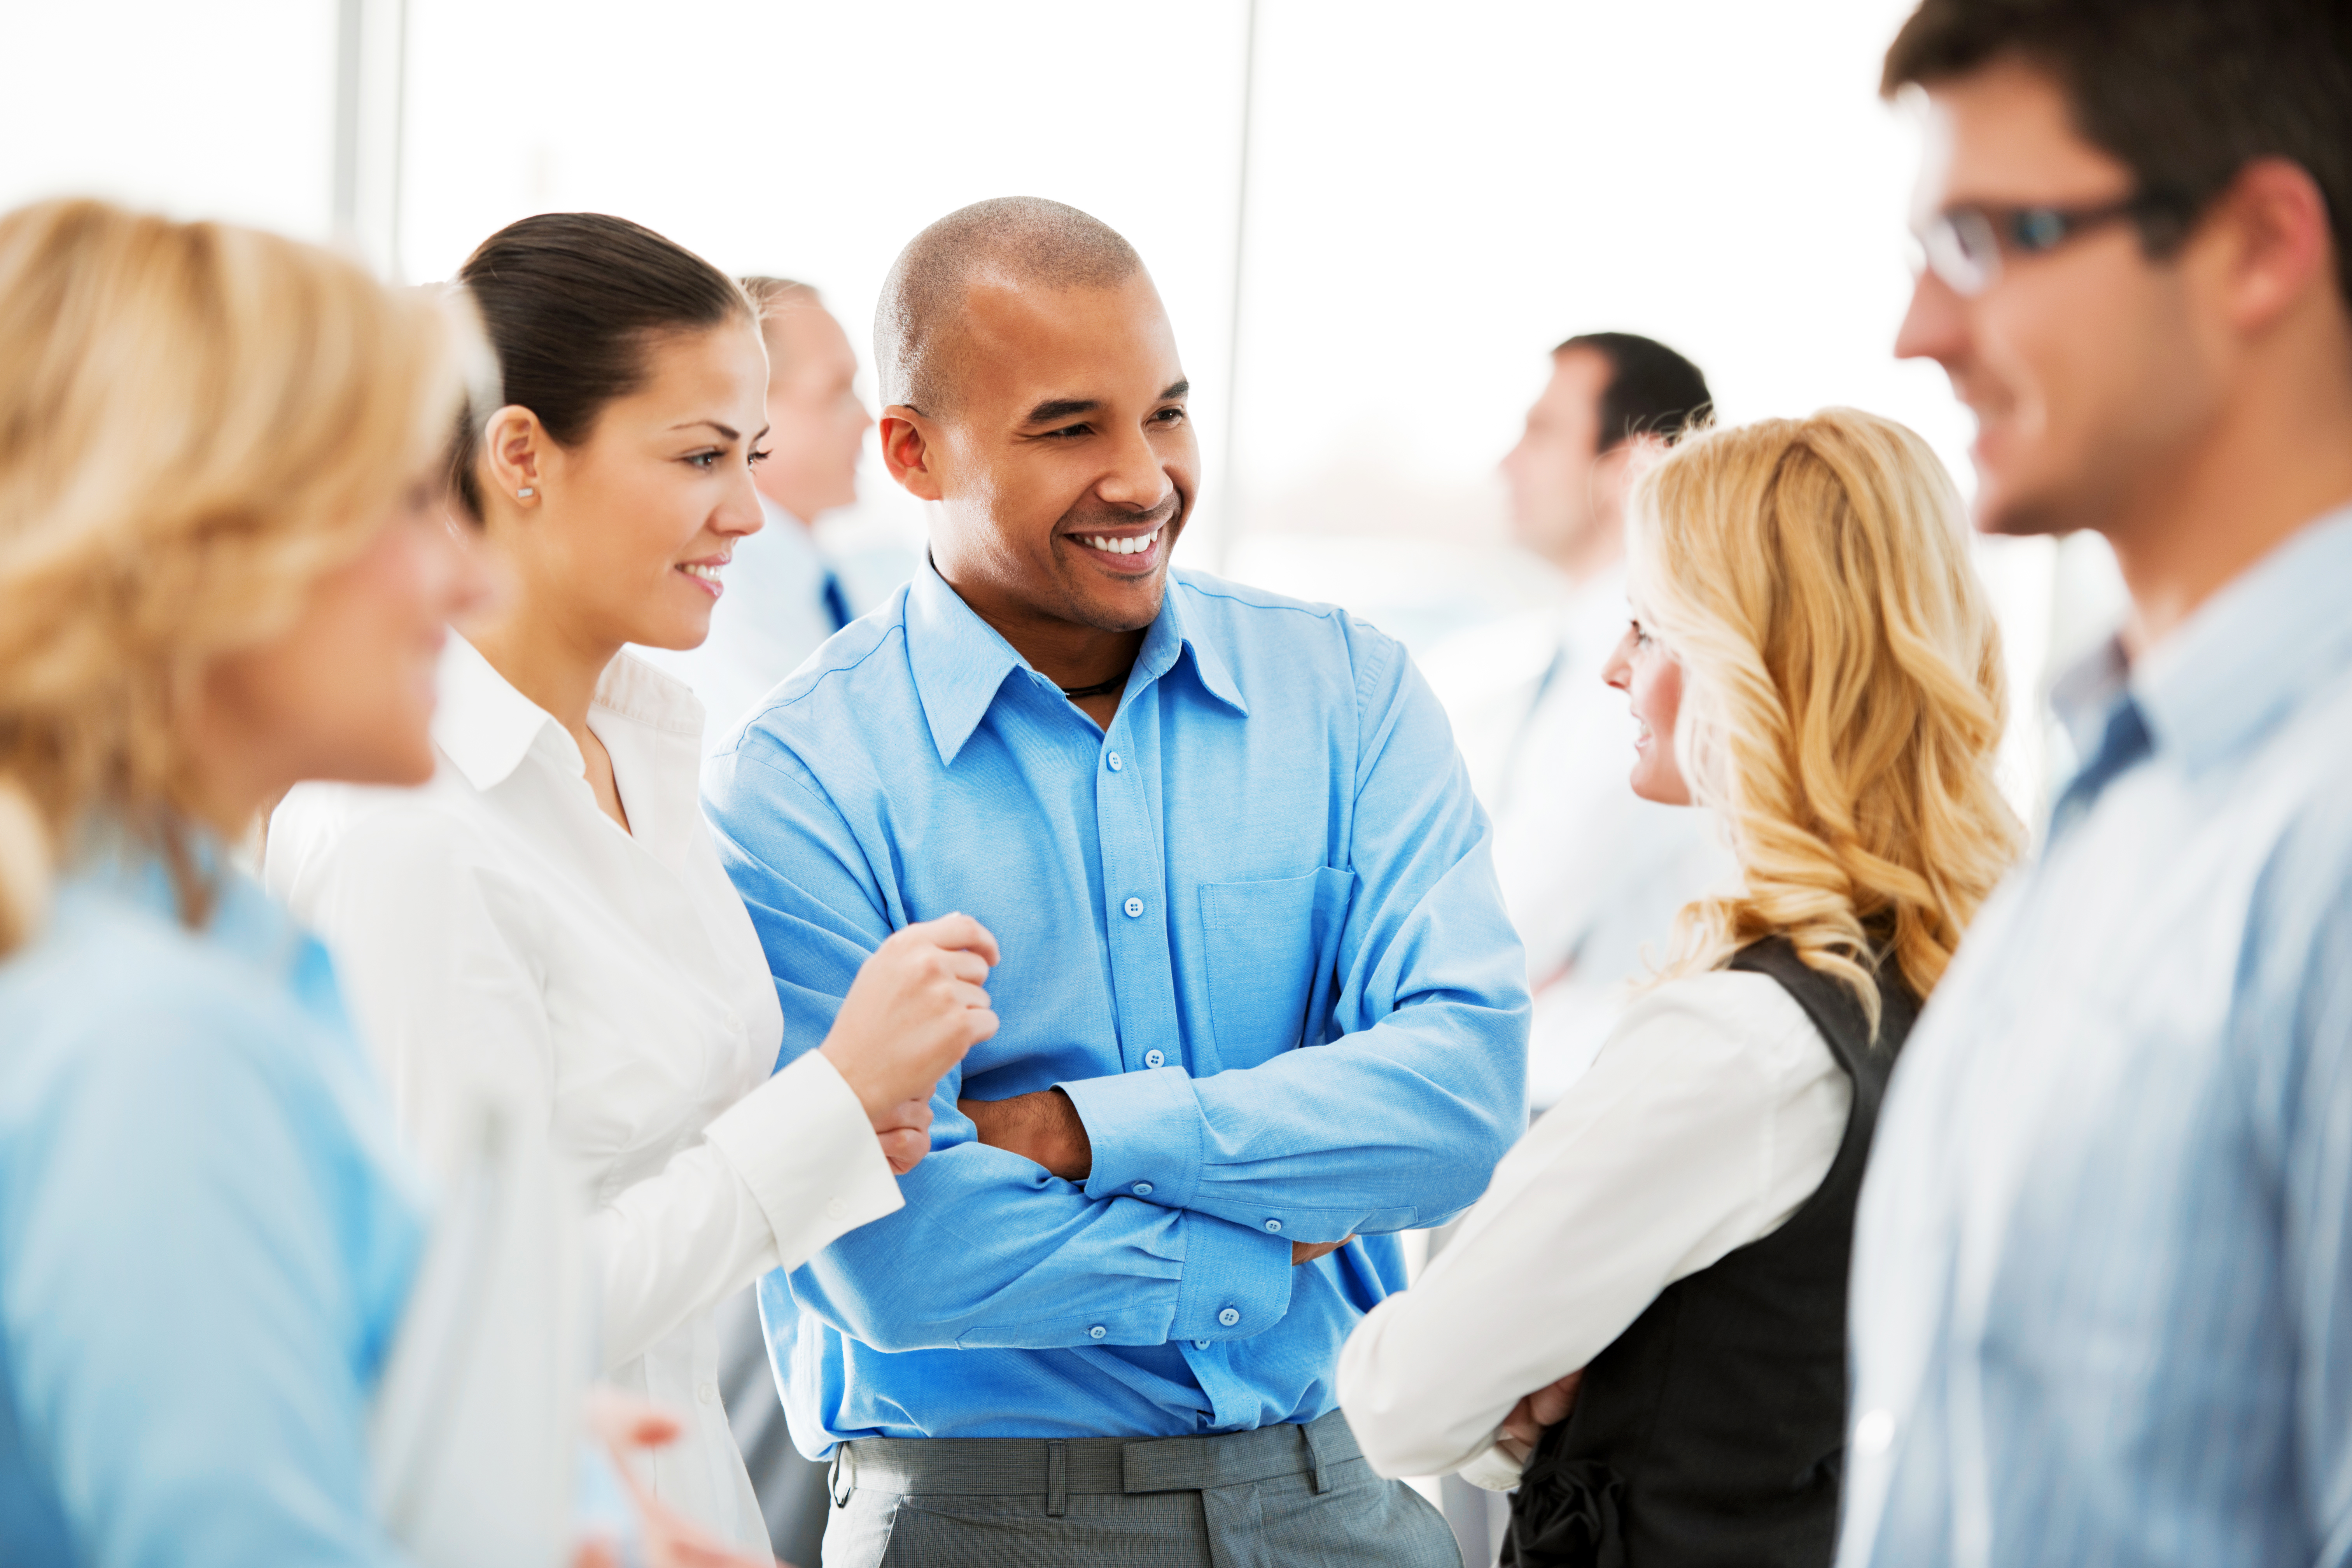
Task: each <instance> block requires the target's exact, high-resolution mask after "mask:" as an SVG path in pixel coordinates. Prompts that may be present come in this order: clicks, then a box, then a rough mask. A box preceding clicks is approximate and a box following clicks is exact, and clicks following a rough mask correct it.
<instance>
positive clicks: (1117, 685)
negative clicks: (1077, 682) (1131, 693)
mask: <svg viewBox="0 0 2352 1568" xmlns="http://www.w3.org/2000/svg"><path fill="white" fill-rule="evenodd" d="M1056 684H1059V683H1058V682H1056ZM1126 689H1127V677H1126V676H1124V675H1114V676H1112V677H1111V678H1110V679H1108V680H1098V681H1097V682H1095V683H1094V684H1093V685H1092V686H1065V687H1063V688H1062V695H1063V696H1065V697H1066V698H1068V699H1069V700H1071V701H1073V702H1076V701H1078V700H1080V699H1082V698H1087V697H1112V696H1116V695H1117V694H1118V693H1119V692H1121V691H1124V690H1126Z"/></svg>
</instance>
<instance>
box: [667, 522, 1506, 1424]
mask: <svg viewBox="0 0 2352 1568" xmlns="http://www.w3.org/2000/svg"><path fill="white" fill-rule="evenodd" d="M704 789H705V798H706V804H707V806H708V809H709V813H710V816H711V818H712V821H713V824H714V826H715V827H716V829H717V832H718V836H719V852H720V856H721V858H723V859H724V860H725V861H726V863H727V865H728V868H729V871H730V874H731V875H732V876H733V877H734V879H735V882H736V886H737V888H738V889H739V890H740V892H741V893H742V895H743V898H744V901H745V902H746V903H747V904H748V905H749V906H750V908H751V919H752V922H753V924H754V925H756V926H757V927H758V928H759V931H760V937H761V942H763V943H765V945H766V947H767V952H768V960H769V964H770V966H771V967H772V969H773V971H774V972H775V975H776V989H777V993H778V994H779V995H780V996H781V997H782V1000H783V1007H784V1051H785V1054H786V1055H787V1056H788V1057H789V1056H791V1055H794V1054H797V1053H799V1052H801V1051H805V1050H807V1049H809V1048H810V1047H814V1046H815V1045H816V1044H818V1043H819V1042H820V1041H822V1040H823V1039H824V1034H825V1031H826V1029H827V1028H828V1027H829V1026H831V1024H832V1022H833V1017H834V1014H835V1011H836V1010H837V1009H838V1008H839V1006H840V1005H841V999H842V997H843V996H844V995H845V994H846V993H847V992H848V989H849V984H850V981H851V979H852V978H853V977H854V976H855V975H856V972H857V967H858V965H859V964H860V963H863V962H864V960H865V959H866V956H867V954H869V953H870V952H872V951H873V950H874V949H875V948H876V947H877V946H878V945H879V944H880V943H881V942H882V941H883V939H884V938H885V937H887V935H888V934H889V933H890V932H891V931H893V930H895V929H897V928H898V927H901V926H904V925H906V924H908V923H909V922H910V921H920V920H928V919H930V918H933V917H936V916H939V915H943V914H947V913H949V912H950V911H953V910H962V911H964V912H966V913H968V914H971V915H972V916H974V917H976V918H978V919H979V920H980V921H982V922H983V923H984V924H986V925H987V926H988V927H989V928H990V929H991V930H992V931H994V932H995V933H996V936H997V938H998V940H999V942H1002V944H1003V959H1004V961H1003V963H1002V964H1001V965H1000V966H999V967H998V968H997V969H996V971H995V972H994V973H993V974H992V975H991V976H990V979H989V990H990V993H991V994H992V997H993V998H994V1003H995V1007H996V1011H997V1013H998V1015H999V1016H1001V1017H1002V1018H1003V1029H1002V1032H1000V1033H999V1034H998V1035H997V1037H995V1038H994V1039H993V1040H991V1041H989V1042H987V1043H986V1044H984V1045H982V1046H981V1047H978V1048H976V1049H974V1050H973V1051H972V1053H971V1057H970V1058H968V1059H967V1061H966V1063H965V1064H964V1067H963V1068H962V1070H961V1074H960V1075H958V1074H950V1076H949V1078H948V1079H947V1080H946V1081H945V1082H944V1083H943V1084H942V1085H941V1088H940V1095H939V1098H938V1100H937V1101H936V1106H935V1109H936V1111H937V1115H938V1121H937V1122H936V1124H935V1126H934V1128H933V1142H934V1148H935V1152H933V1153H932V1154H931V1155H930V1157H929V1158H928V1159H927V1160H925V1161H924V1162H923V1163H922V1164H921V1165H919V1166H918V1167H917V1168H916V1169H915V1171H914V1172H913V1173H911V1174H909V1175H908V1176H907V1177H905V1178H903V1179H902V1180H901V1182H900V1184H899V1186H900V1190H901V1191H902V1192H903V1193H904V1194H905V1196H906V1207H905V1208H904V1209H903V1210H901V1211H900V1212H899V1213H898V1214H895V1215H888V1216H887V1217H885V1218H883V1219H881V1220H878V1221H877V1222H876V1223H874V1224H872V1225H868V1226H864V1227H862V1228H861V1229H858V1230H856V1231H854V1232H852V1233H850V1234H849V1235H848V1236H845V1237H843V1238H842V1239H840V1240H839V1241H836V1242H835V1243H834V1244H833V1246H831V1247H828V1248H826V1249H825V1251H824V1253H822V1254H820V1255H819V1256H818V1257H817V1258H816V1259H814V1261H813V1262H811V1263H809V1264H807V1265H806V1266H804V1267H803V1268H800V1269H798V1270H796V1271H795V1272H794V1273H793V1275H792V1277H791V1284H790V1289H789V1292H787V1291H786V1290H785V1289H783V1288H782V1281H781V1280H780V1279H778V1278H777V1277H776V1276H771V1277H770V1278H769V1279H768V1280H767V1281H765V1282H764V1283H763V1285H762V1289H761V1300H762V1303H763V1306H764V1308H765V1310H766V1312H767V1315H768V1318H769V1328H770V1332H771V1334H772V1337H773V1338H774V1341H775V1344H774V1348H775V1352H776V1357H777V1362H778V1364H779V1365H782V1366H788V1367H789V1368H790V1387H789V1390H788V1394H787V1408H788V1410H789V1412H790V1414H791V1416H792V1422H793V1432H794V1436H795V1437H796V1439H797V1440H798V1441H799V1442H800V1443H801V1445H802V1446H803V1447H804V1448H807V1449H809V1450H810V1451H812V1452H814V1451H816V1450H817V1449H819V1448H821V1447H824V1446H825V1445H827V1444H829V1443H830V1442H831V1441H832V1440H834V1439H835V1438H839V1437H857V1436H889V1437H920V1436H1047V1437H1057V1436H1089V1435H1103V1436H1177V1435H1184V1434H1190V1433H1194V1432H1202V1431H1233V1430H1242V1429H1247V1428H1251V1427H1256V1426H1266V1425H1272V1424H1276V1423H1280V1422H1286V1421H1307V1420H1311V1419H1313V1418H1314V1417H1316V1416H1318V1415H1322V1414H1324V1413H1325V1412H1326V1411H1328V1410H1330V1409H1331V1408H1333V1405H1334V1397H1333V1394H1332V1386H1331V1385H1332V1378H1333V1374H1334V1372H1335V1370H1336V1365H1337V1361H1338V1357H1339V1345H1340V1342H1342V1341H1343V1340H1345V1339H1346V1338H1347V1335H1348V1331H1349V1329H1350V1328H1352V1327H1353V1326H1354V1325H1355V1323H1356V1321H1358V1319H1360V1317H1361V1316H1362V1315H1363V1313H1364V1312H1365V1311H1366V1310H1369V1309H1370V1308H1371V1307H1372V1306H1373V1305H1375V1304H1376V1303H1378V1302H1379V1301H1380V1300H1381V1299H1382V1298H1383V1297H1384V1296H1385V1295H1386V1294H1387V1293H1388V1292H1389V1291H1391V1290H1393V1289H1397V1288H1398V1287H1400V1286H1401V1285H1402V1284H1403V1282H1404V1275H1403V1268H1402V1257H1401V1253H1400V1248H1399V1246H1398V1242H1397V1237H1396V1235H1395V1233H1396V1232H1398V1231H1402V1230H1404V1229H1407V1228H1409V1227H1412V1226H1426V1225H1431V1224H1434V1223H1435V1222H1437V1221H1439V1220H1442V1219H1444V1218H1445V1217H1446V1216H1447V1215H1452V1214H1454V1213H1455V1212H1457V1211H1459V1210H1461V1209H1464V1208H1466V1207H1468V1206H1469V1205H1470V1204H1471V1202H1472V1201H1473V1200H1475V1198H1476V1197H1477V1195H1478V1194H1479V1192H1480V1191H1481V1190H1482V1189H1483V1188H1484V1187H1485V1186H1486V1180H1487V1177H1488V1175H1489V1174H1490V1173H1492V1172H1493V1169H1494V1165H1495V1162H1496V1160H1497V1159H1498V1158H1499V1157H1500V1156H1501V1154H1502V1152H1503V1151H1504V1150H1505V1149H1506V1148H1507V1147H1508V1146H1509V1144H1510V1142H1511V1141H1512V1139H1513V1138H1514V1137H1516V1136H1517V1132H1518V1131H1519V1128H1520V1124H1521V1109H1520V1105H1521V1095H1522V1084H1523V1082H1524V1078H1525V1072H1526V1041H1527V1009H1528V998H1527V989H1526V974H1525V961H1524V959H1523V958H1522V956H1521V954H1520V950H1519V946H1518V942H1517V939H1516V938H1515V937H1514V936H1513V934H1512V931H1511V928H1510V924H1509V921H1508V920H1507V917H1506V916H1505V914H1504V911H1503V906H1502V899H1501V895H1500V893H1499V892H1498V891H1497V889H1496V883H1495V876H1494V871H1493V868H1492V867H1491V865H1490V864H1489V861H1488V856H1487V837H1488V835H1487V827H1486V817H1485V816H1484V814H1483V813H1481V812H1480V810H1479V808H1478V805H1477V803H1476V801H1475V799H1473V798H1472V795H1471V792H1470V785H1469V782H1468V780H1467V777H1466V776H1465V773H1464V771H1463V767H1462V764H1461V762H1460V760H1459V759H1458V758H1457V757H1456V755H1455V754H1454V742H1453V738H1452V734H1451V731H1449V730H1448V728H1447V726H1446V722H1445V719H1444V714H1443V712H1442V711H1441V710H1439V708H1438V706H1437V703H1436V700H1434V699H1433V697H1432V696H1431V695H1430V692H1429V689H1428V688H1427V687H1426V686H1425V685H1423V682H1422V680H1421V678H1420V676H1419V675H1418V674H1417V673H1416V672H1415V671H1414V669H1413V668H1412V661H1411V660H1410V659H1408V658H1406V657H1405V653H1404V650H1403V649H1402V647H1399V646H1398V645H1397V644H1396V643H1395V642H1393V641H1392V640H1391V639H1390V638H1388V637H1383V636H1381V634H1380V633H1378V632H1376V631H1374V630H1372V629H1371V628H1370V627H1369V626H1364V625H1363V624H1362V623H1360V622H1358V621H1356V620H1354V619H1352V618H1351V617H1349V616H1347V615H1346V614H1345V613H1344V612H1341V611H1339V610H1336V609H1333V608H1331V607H1329V606H1328V605H1301V604H1297V603H1293V602H1291V601H1288V600H1284V599H1278V598H1276V597H1274V596H1272V595H1264V594H1258V593H1255V592H1253V591H1252V590H1249V589H1246V588H1239V587H1235V586H1233V585H1231V584H1224V583H1221V582H1218V581H1217V580H1216V579H1214V578H1211V577H1205V576H1201V575H1198V574H1190V573H1186V574H1178V575H1177V577H1176V578H1175V579H1174V581H1173V582H1172V583H1171V585H1170V587H1169V590H1168V595H1167V599H1166V601H1165V603H1164V605H1162V608H1161V611H1160V616H1159V618H1158V619H1157V620H1156V621H1154V622H1153V624H1152V626H1151V627H1150V630H1149V632H1148V633H1147V634H1146V637H1145V638H1144V642H1143V647H1142V649H1141V651H1140V653H1139V656H1138V658H1137V660H1136V664H1135V668H1134V670H1133V673H1131V674H1130V675H1129V678H1128V683H1127V688H1126V694H1125V696H1124V698H1123V700H1121V702H1120V704H1119V708H1118V713H1117V715H1116V716H1115V717H1114V718H1113V719H1112V721H1111V723H1110V727H1109V730H1108V732H1106V731H1102V730H1098V729H1097V728H1096V726H1095V724H1094V722H1093V721H1091V720H1089V719H1088V718H1087V716H1086V715H1085V714H1083V713H1081V712H1080V711H1079V710H1077V709H1076V707H1075V706H1073V705H1072V704H1071V703H1070V702H1068V701H1066V700H1064V698H1063V696H1062V694H1061V692H1060V691H1059V690H1058V689H1056V688H1055V686H1054V684H1053V683H1052V682H1051V681H1049V680H1047V679H1045V677H1043V676H1042V675H1040V674H1038V673H1037V672H1036V671H1035V670H1034V669H1033V668H1030V667H1029V666H1028V665H1027V663H1026V662H1025V661H1024V660H1023V659H1022V658H1021V657H1020V656H1019V655H1018V654H1017V653H1015V652H1014V651H1013V647H1011V645H1009V644H1008V643H1006V642H1005V640H1004V639H1003V637H999V636H998V635H997V634H996V633H995V632H994V631H993V630H992V629H991V628H990V627H989V626H988V625H987V624H986V623H985V622H983V621H982V620H981V618H980V617H979V616H976V615H974V614H973V613H972V611H971V609H970V608H969V607H968V606H967V605H965V604H964V603H963V601H962V600H961V599H960V598H958V597H957V596H956V595H955V593H954V592H953V590H951V589H950V588H949V586H948V585H947V584H945V583H944V582H942V581H941V580H940V578H939V576H938V575H937V574H935V573H934V572H932V571H931V570H930V569H929V568H928V567H926V568H925V569H924V571H923V572H922V573H921V574H919V575H918V576H917V577H916V579H915V581H914V582H913V583H912V584H910V585H909V586H908V587H907V588H906V589H904V590H902V591H901V592H900V594H899V595H898V597H897V598H896V599H894V600H893V601H892V602H891V603H890V604H889V605H887V606H886V607H885V608H883V609H881V610H878V611H877V612H876V613H875V614H873V615H871V616H867V617H866V618H865V619H864V620H861V621H859V622H857V623H856V624H855V625H854V626H850V627H849V628H848V629H847V630H846V631H844V632H842V633H840V634H839V635H838V636H836V637H834V638H833V640H832V641H831V642H829V643H827V644H826V645H825V647H824V648H823V649H821V650H820V651H819V652H818V654H817V655H816V657H815V658H814V660H813V661H812V662H811V663H810V664H809V665H807V666H805V667H803V669H802V671H801V672H800V673H799V674H798V675H796V676H794V677H793V679H791V680H789V681H787V682H785V684H784V685H783V686H782V687H781V688H779V689H778V690H777V691H776V692H775V693H774V694H773V695H772V697H771V698H770V699H769V700H768V701H767V703H766V705H765V707H764V709H763V710H761V711H759V712H758V713H756V714H755V715H754V716H753V718H752V719H751V722H750V724H749V727H748V729H746V730H745V731H741V732H740V733H739V734H738V735H737V736H736V737H735V739H734V740H733V742H731V743H729V744H727V745H725V746H724V747H722V749H721V751H720V752H719V754H718V755H717V756H715V757H714V758H712V759H711V761H710V762H709V763H708V764H707V766H706V769H705V773H704ZM1056 1084H1058V1085H1061V1086H1062V1087H1063V1088H1064V1089H1066V1090H1067V1091H1068V1093H1069V1095H1070V1097H1071V1099H1072V1100H1074V1101H1075V1102H1076V1105H1077V1108H1078V1110H1079V1112H1080V1114H1081V1115H1082V1117H1083V1118H1084V1120H1085V1121H1086V1125H1087V1132H1088V1134H1089V1136H1090V1137H1091V1139H1092V1141H1093V1144H1094V1169H1093V1173H1092V1174H1091V1175H1090V1176H1089V1177H1088V1178H1087V1180H1086V1181H1084V1182H1082V1183H1076V1184H1074V1183H1070V1182H1065V1181H1061V1180H1058V1179H1056V1178H1055V1177H1054V1176H1051V1175H1049V1174H1047V1173H1045V1171H1043V1170H1041V1169H1040V1168H1039V1167H1037V1166H1035V1165H1034V1164H1032V1163H1029V1162H1028V1161H1026V1160H1024V1159H1022V1158H1021V1157H1019V1156H1018V1155H1015V1154H1012V1153H1008V1152H1004V1151H1003V1150H998V1149H992V1148H989V1147H986V1146H985V1145H982V1144H980V1143H978V1142H974V1141H973V1137H972V1128H971V1122H970V1121H967V1120H966V1119H965V1118H963V1117H962V1116H961V1114H959V1113H958V1112H957V1110H956V1108H955V1101H956V1098H957V1096H958V1095H959V1094H960V1093H961V1094H965V1095H969V1096H971V1097H974V1098H978V1099H982V1100H1002V1099H1005V1098H1007V1097H1010V1096H1012V1095H1015V1094H1020V1093H1024V1092H1027V1091H1030V1090H1035V1089H1045V1088H1048V1087H1050V1086H1053V1085H1056ZM1349 1236H1356V1237H1360V1238H1361V1239H1360V1240H1358V1241H1356V1242H1355V1243H1353V1244H1351V1245H1350V1246H1348V1247H1344V1248H1342V1249H1340V1250H1339V1252H1337V1253H1334V1254H1332V1255H1331V1256H1329V1257H1327V1258H1321V1259H1319V1260H1318V1261H1317V1262H1314V1263H1311V1264H1308V1265H1306V1266H1304V1267H1301V1268H1293V1267H1292V1266H1291V1262H1290V1256H1291V1244H1292V1243H1293V1242H1294V1241H1304V1242H1322V1241H1338V1240H1340V1239H1341V1238H1342V1237H1349ZM795 1307H797V1310H795Z"/></svg>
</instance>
